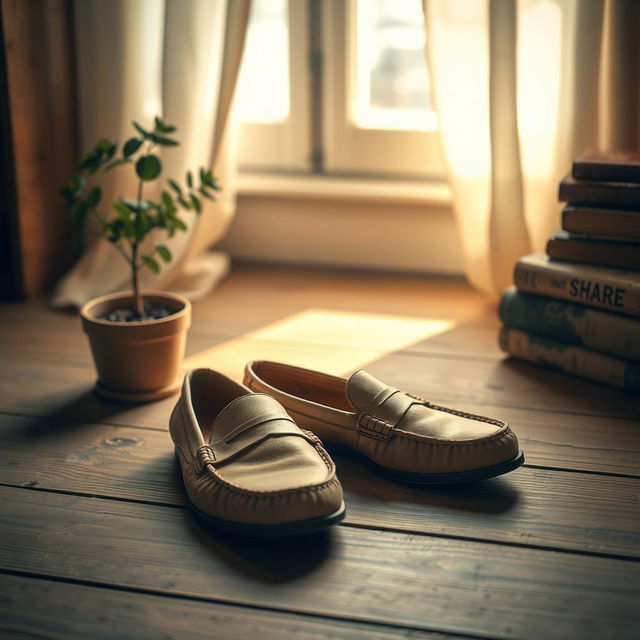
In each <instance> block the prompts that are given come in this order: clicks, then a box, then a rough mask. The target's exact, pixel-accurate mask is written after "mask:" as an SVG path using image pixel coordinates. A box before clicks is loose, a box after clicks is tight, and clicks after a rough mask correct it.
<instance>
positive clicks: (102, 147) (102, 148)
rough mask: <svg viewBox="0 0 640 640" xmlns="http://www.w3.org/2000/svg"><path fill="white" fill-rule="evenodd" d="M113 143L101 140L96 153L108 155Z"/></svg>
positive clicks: (104, 139)
mask: <svg viewBox="0 0 640 640" xmlns="http://www.w3.org/2000/svg"><path fill="white" fill-rule="evenodd" d="M112 145H113V143H112V142H111V140H108V139H107V138H100V140H98V142H97V143H96V151H97V152H98V153H100V154H103V153H108V152H109V149H110V148H111V146H112Z"/></svg>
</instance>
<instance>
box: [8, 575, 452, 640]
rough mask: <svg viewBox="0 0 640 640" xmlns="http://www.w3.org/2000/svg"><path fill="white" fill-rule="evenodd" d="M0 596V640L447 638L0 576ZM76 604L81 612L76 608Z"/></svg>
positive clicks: (214, 604)
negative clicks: (56, 639)
mask: <svg viewBox="0 0 640 640" xmlns="http://www.w3.org/2000/svg"><path fill="white" fill-rule="evenodd" d="M0 592H1V593H2V597H0V636H2V637H3V638H7V639H8V638H13V639H15V640H20V639H24V640H26V639H27V638H65V639H68V640H87V638H92V639H93V640H158V639H159V638H162V639H164V640H169V639H171V638H175V639H177V640H185V639H189V640H211V639H212V638H229V639H231V638H232V639H233V640H255V639H257V638H259V639H260V640H282V638H289V639H291V640H336V639H339V640H395V639H397V638H407V639H409V638H412V639H416V640H421V639H424V640H446V639H447V638H451V637H452V636H449V635H447V634H441V633H430V632H421V631H417V630H406V629H402V628H393V627H384V626H378V625H371V624H366V623H357V624H356V623H353V622H349V621H342V620H332V619H330V618H322V619H320V618H315V617H311V616H304V615H296V614H287V613H279V612H275V611H261V610H259V609H246V608H244V607H237V606H230V605H222V604H217V603H214V602H197V601H190V600H185V599H183V598H180V599H176V598H171V597H167V596H157V595H150V594H144V593H131V592H125V591H117V590H112V589H101V588H97V587H89V586H86V585H83V586H80V585H76V584H65V583H62V582H53V581H49V580H40V579H36V578H24V577H19V576H12V575H1V574H0ZM79 602H81V603H82V606H78V603H79ZM455 637H456V638H460V637H461V636H455Z"/></svg>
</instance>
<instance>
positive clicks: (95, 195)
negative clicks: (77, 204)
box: [85, 187, 102, 209]
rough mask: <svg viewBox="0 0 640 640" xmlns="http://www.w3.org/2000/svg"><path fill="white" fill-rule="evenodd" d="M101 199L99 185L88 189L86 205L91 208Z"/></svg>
mask: <svg viewBox="0 0 640 640" xmlns="http://www.w3.org/2000/svg"><path fill="white" fill-rule="evenodd" d="M101 199H102V189H100V187H92V189H91V191H89V195H88V196H87V199H86V200H85V203H86V205H87V207H89V208H90V209H93V208H94V207H96V205H97V204H98V203H99V202H100V200H101Z"/></svg>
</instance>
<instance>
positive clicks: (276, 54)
mask: <svg viewBox="0 0 640 640" xmlns="http://www.w3.org/2000/svg"><path fill="white" fill-rule="evenodd" d="M252 12H253V13H252V18H251V22H250V26H249V33H248V38H247V49H246V52H245V58H244V62H243V67H242V71H241V75H240V82H239V87H238V99H237V103H236V107H237V111H236V113H237V116H238V118H239V119H240V120H241V122H242V132H241V143H240V145H241V146H240V161H241V165H242V167H243V168H245V169H249V170H254V171H255V170H262V171H265V170H266V171H286V172H297V173H307V174H308V173H325V174H331V175H335V176H387V177H394V176H395V177H402V178H414V179H415V178H430V179H442V176H443V173H444V168H443V163H442V160H441V158H440V154H439V149H438V146H437V141H436V132H437V126H438V122H437V117H436V115H435V112H434V110H433V106H432V102H431V96H430V91H429V78H428V74H427V69H426V63H425V56H424V30H423V25H422V8H421V2H420V0H288V1H287V0H254V3H253V10H252Z"/></svg>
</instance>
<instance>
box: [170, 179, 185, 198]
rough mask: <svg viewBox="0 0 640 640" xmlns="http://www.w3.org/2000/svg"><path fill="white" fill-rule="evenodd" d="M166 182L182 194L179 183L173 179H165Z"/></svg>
mask: <svg viewBox="0 0 640 640" xmlns="http://www.w3.org/2000/svg"><path fill="white" fill-rule="evenodd" d="M167 182H168V183H169V186H170V187H171V188H172V189H173V190H174V191H175V192H176V193H177V194H178V195H179V196H181V195H182V189H181V187H180V185H179V184H178V183H177V182H176V181H175V180H171V179H169V180H167Z"/></svg>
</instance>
